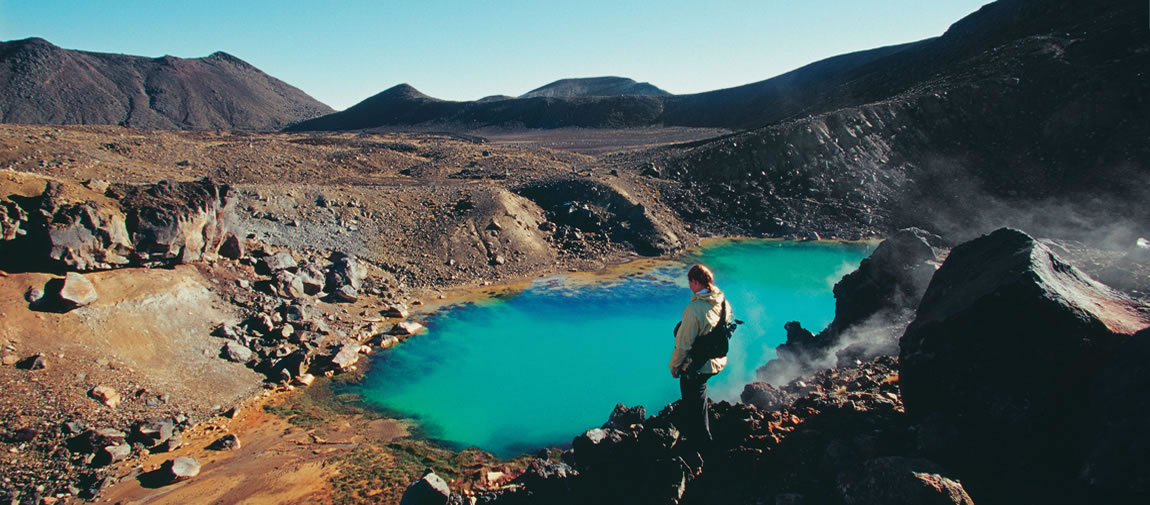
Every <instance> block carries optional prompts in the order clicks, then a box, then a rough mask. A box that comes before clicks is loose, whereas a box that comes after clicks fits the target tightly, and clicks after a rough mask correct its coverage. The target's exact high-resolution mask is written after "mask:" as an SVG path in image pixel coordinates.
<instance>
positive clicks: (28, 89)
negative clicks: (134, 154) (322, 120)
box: [0, 38, 332, 130]
mask: <svg viewBox="0 0 1150 505" xmlns="http://www.w3.org/2000/svg"><path fill="white" fill-rule="evenodd" d="M0 83H3V89H4V92H3V93H0V121H2V122H5V123H30V124H119V125H124V126H130V127H133V128H140V129H211V128H229V129H241V130H276V129H280V128H283V127H284V126H287V125H289V124H292V123H295V122H297V121H300V120H303V119H308V118H312V117H316V116H319V115H322V114H326V113H329V112H331V111H332V109H331V108H330V107H328V106H326V105H324V104H322V103H320V102H319V101H317V100H315V99H314V98H312V97H310V96H308V95H307V94H306V93H304V92H303V91H300V90H299V89H297V88H295V87H292V86H291V85H289V84H287V83H284V82H283V81H280V80H279V79H276V78H274V77H271V76H269V75H267V74H265V73H263V72H261V71H260V70H259V69H257V68H255V67H254V66H252V65H250V64H248V63H247V62H245V61H243V60H241V59H239V58H237V57H235V56H232V55H230V54H227V53H224V52H216V53H213V54H211V55H210V56H207V57H204V58H192V59H184V58H177V57H174V56H163V57H159V58H146V57H141V56H128V55H123V54H108V53H95V52H87V51H75V50H70V49H61V48H59V47H57V46H55V45H53V44H52V43H50V42H48V41H46V40H44V39H40V38H29V39H24V40H16V41H10V42H0Z"/></svg>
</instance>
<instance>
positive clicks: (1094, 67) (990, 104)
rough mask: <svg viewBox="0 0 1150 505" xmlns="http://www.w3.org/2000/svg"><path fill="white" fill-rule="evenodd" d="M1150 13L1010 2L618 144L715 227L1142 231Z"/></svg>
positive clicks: (780, 231) (1066, 233) (1082, 235)
mask: <svg viewBox="0 0 1150 505" xmlns="http://www.w3.org/2000/svg"><path fill="white" fill-rule="evenodd" d="M1144 19H1145V11H1144V9H1141V8H1140V7H1139V6H1135V5H1132V4H1128V3H1124V2H1118V1H1103V2H1092V3H1089V4H1084V3H1080V2H1071V1H1034V0H1013V1H1008V0H1000V1H999V2H996V3H993V4H990V5H987V6H985V7H984V8H982V9H980V10H979V11H978V12H976V13H974V14H972V15H971V16H968V17H967V18H964V19H963V20H961V21H959V22H958V23H955V25H954V26H952V27H951V29H950V30H948V31H947V33H946V34H944V35H943V36H942V37H940V38H938V39H932V40H929V41H924V42H919V43H916V44H914V45H912V46H910V47H907V48H905V49H904V50H902V51H900V52H898V53H895V54H892V55H890V56H888V57H885V58H882V59H877V60H875V61H873V62H871V63H868V64H866V65H863V66H861V67H857V68H855V69H854V70H851V71H850V72H848V74H849V77H848V78H846V80H845V81H844V82H843V84H841V85H839V86H837V87H831V88H828V91H827V92H826V93H823V94H822V95H821V96H823V98H822V99H820V100H821V101H819V102H817V103H818V106H817V107H815V106H814V105H812V106H811V107H810V108H808V109H806V110H807V111H809V112H807V113H798V114H792V115H790V116H788V117H786V118H784V119H782V120H780V121H776V122H774V123H771V124H769V125H767V126H764V127H761V128H757V129H751V130H747V131H744V132H741V133H738V134H733V135H729V136H726V137H723V138H719V139H714V140H710V141H701V142H697V143H694V144H690V145H680V146H674V147H670V148H666V149H661V150H657V151H652V152H647V153H637V154H632V155H627V156H623V157H620V158H619V159H620V161H621V162H623V163H624V164H630V165H632V166H635V167H637V169H639V170H645V171H649V172H650V173H652V174H653V175H655V176H656V177H659V178H662V179H663V180H665V181H666V188H665V189H666V191H665V193H664V194H666V195H668V196H669V197H670V199H671V200H673V201H674V202H675V203H673V204H672V206H673V207H675V208H676V209H677V210H678V211H679V212H680V213H681V214H683V215H686V216H690V218H691V219H693V220H697V221H699V222H701V223H703V224H704V225H705V226H706V227H708V228H710V229H714V230H715V231H716V232H718V233H749V234H763V235H785V234H788V233H796V232H797V231H798V230H814V231H817V232H818V233H820V234H830V235H840V236H842V234H843V233H844V232H846V230H855V231H852V232H846V233H847V236H853V235H854V234H856V233H857V231H858V230H862V231H863V235H865V234H866V231H865V230H868V229H869V230H871V233H876V234H881V233H883V232H884V231H886V230H891V229H897V228H900V227H904V226H920V227H926V228H929V229H931V230H934V231H938V232H941V233H942V234H944V235H946V236H951V237H955V238H964V237H970V236H972V235H976V234H978V233H980V232H983V231H988V230H989V229H994V228H996V227H999V226H1003V225H1007V224H1012V225H1015V226H1022V227H1025V228H1028V229H1032V230H1035V231H1036V232H1038V233H1042V234H1045V235H1050V236H1061V237H1073V238H1078V239H1081V240H1092V239H1100V238H1115V239H1118V238H1120V240H1119V242H1121V243H1124V244H1130V243H1133V242H1132V241H1133V238H1136V237H1133V238H1132V237H1131V234H1135V233H1139V232H1140V231H1139V230H1143V231H1141V233H1144V226H1145V223H1147V222H1150V214H1148V213H1147V211H1146V210H1145V208H1144V205H1141V201H1142V199H1143V197H1141V196H1139V195H1142V194H1145V191H1146V190H1147V189H1150V188H1148V182H1150V177H1147V166H1146V162H1145V160H1146V159H1148V158H1147V156H1148V155H1150V148H1148V146H1147V144H1146V142H1145V138H1147V136H1148V135H1150V125H1148V124H1147V123H1146V122H1145V120H1144V119H1143V118H1145V117H1146V115H1147V113H1150V110H1148V109H1150V104H1148V103H1147V98H1146V97H1147V96H1148V93H1150V83H1148V82H1147V80H1146V79H1145V77H1144V76H1145V75H1146V72H1147V71H1150V37H1147V36H1146V32H1145V29H1144V27H1143V26H1141V24H1140V23H1142V22H1143V20H1144ZM888 93H889V94H888ZM884 95H885V96H884ZM852 101H857V102H861V103H859V104H856V105H851V102H852ZM815 103H816V102H811V104H815ZM670 108H671V107H670V105H669V104H668V110H670ZM763 216H771V218H770V219H763ZM1104 235H1107V237H1103V236H1104Z"/></svg>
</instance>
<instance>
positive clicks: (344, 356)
mask: <svg viewBox="0 0 1150 505" xmlns="http://www.w3.org/2000/svg"><path fill="white" fill-rule="evenodd" d="M359 347H360V346H359V344H356V343H347V344H344V345H342V346H340V348H339V351H337V352H336V353H335V354H334V355H332V357H331V364H332V366H334V367H336V368H338V369H339V370H347V369H348V368H349V367H351V366H352V365H354V364H356V362H358V361H359Z"/></svg>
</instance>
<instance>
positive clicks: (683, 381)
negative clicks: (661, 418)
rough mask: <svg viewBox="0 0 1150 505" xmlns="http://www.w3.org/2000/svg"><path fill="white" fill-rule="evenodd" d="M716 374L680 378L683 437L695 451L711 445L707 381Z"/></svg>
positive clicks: (687, 375)
mask: <svg viewBox="0 0 1150 505" xmlns="http://www.w3.org/2000/svg"><path fill="white" fill-rule="evenodd" d="M714 375H715V374H703V373H685V374H683V375H680V376H679V393H680V394H682V395H683V400H682V401H681V402H679V408H680V409H681V410H682V412H681V414H680V415H681V417H680V418H679V419H680V423H682V427H683V435H684V436H686V437H687V442H689V443H690V445H691V446H693V448H694V449H695V450H699V449H702V448H705V447H706V446H707V445H708V444H710V443H711V419H710V417H711V416H710V409H708V408H707V379H710V378H711V377H713V376H714Z"/></svg>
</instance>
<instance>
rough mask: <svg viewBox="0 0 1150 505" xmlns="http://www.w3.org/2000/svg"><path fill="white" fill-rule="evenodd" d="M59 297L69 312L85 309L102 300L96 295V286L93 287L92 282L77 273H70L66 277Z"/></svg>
mask: <svg viewBox="0 0 1150 505" xmlns="http://www.w3.org/2000/svg"><path fill="white" fill-rule="evenodd" d="M58 295H59V297H60V300H61V302H62V303H63V306H64V308H65V309H67V310H71V309H74V308H78V307H83V306H85V305H88V304H91V303H92V302H95V301H96V300H98V299H99V298H100V296H99V295H98V294H96V286H93V285H92V282H91V281H89V280H88V279H85V278H84V276H83V275H80V274H78V273H75V272H68V273H67V274H66V275H65V276H64V283H63V284H62V285H61V286H60V292H59V293H58Z"/></svg>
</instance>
